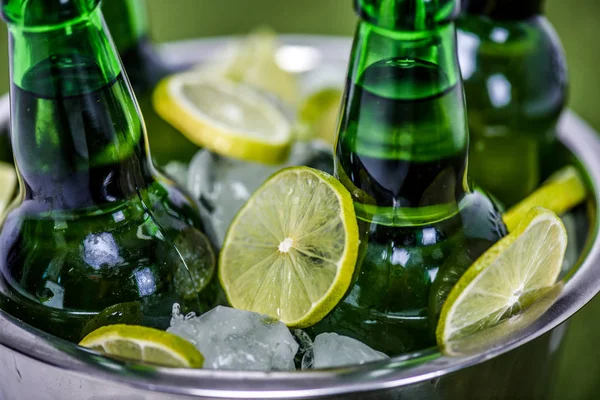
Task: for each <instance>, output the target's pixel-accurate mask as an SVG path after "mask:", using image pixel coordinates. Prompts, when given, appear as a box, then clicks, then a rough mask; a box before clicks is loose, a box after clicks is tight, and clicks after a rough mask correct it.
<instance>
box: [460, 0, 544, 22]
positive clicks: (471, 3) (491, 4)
mask: <svg viewBox="0 0 600 400" xmlns="http://www.w3.org/2000/svg"><path fill="white" fill-rule="evenodd" d="M465 1H466V4H467V5H466V8H465V11H466V14H467V15H477V16H485V17H489V18H492V19H496V20H500V21H520V20H525V19H529V18H531V17H534V16H536V15H539V14H542V13H543V7H544V0H465Z"/></svg>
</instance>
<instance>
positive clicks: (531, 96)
mask: <svg viewBox="0 0 600 400" xmlns="http://www.w3.org/2000/svg"><path fill="white" fill-rule="evenodd" d="M541 10H542V1H541V0H527V1H525V2H519V1H508V2H495V1H490V0H473V1H471V2H470V5H469V8H468V9H467V10H466V12H465V13H464V14H463V16H462V17H461V18H460V19H459V21H458V43H459V60H460V65H461V70H462V74H463V79H464V85H465V93H466V98H467V109H468V115H469V127H470V131H471V144H472V145H471V155H470V156H471V158H470V159H471V167H472V168H471V171H472V178H473V179H474V180H475V182H477V183H478V184H480V185H481V186H482V187H484V188H485V189H486V190H488V191H490V192H491V193H492V194H493V195H495V196H496V197H497V198H498V199H499V200H500V201H501V202H502V203H504V204H505V205H506V206H511V205H513V204H515V203H516V202H518V201H519V200H521V199H523V198H524V197H526V196H527V195H529V194H530V193H531V192H532V191H533V190H534V189H535V188H536V187H537V186H538V185H539V183H540V182H541V181H542V180H543V179H545V178H547V177H548V175H550V174H551V173H552V172H554V170H556V169H557V168H559V167H560V166H561V163H562V162H564V159H565V156H566V151H565V150H564V149H562V147H561V146H560V144H559V143H558V141H557V139H556V125H557V122H558V119H559V117H560V115H561V113H562V111H563V109H564V107H565V104H566V100H567V72H566V62H565V57H564V53H563V50H562V47H561V44H560V41H559V39H558V37H557V35H556V33H555V32H554V30H553V28H552V26H551V25H550V23H549V22H548V20H547V19H546V18H545V17H544V16H543V15H541Z"/></svg>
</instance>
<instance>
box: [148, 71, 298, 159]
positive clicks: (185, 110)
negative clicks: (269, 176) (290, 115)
mask: <svg viewBox="0 0 600 400" xmlns="http://www.w3.org/2000/svg"><path fill="white" fill-rule="evenodd" d="M153 102H154V108H155V109H156V111H157V113H158V114H159V115H160V116H161V117H162V118H164V119H165V120H166V121H167V122H169V123H170V124H172V125H173V126H174V127H175V128H177V129H178V130H179V131H180V132H181V133H183V134H184V135H185V136H186V137H187V138H188V139H189V140H190V141H191V142H193V143H195V144H197V145H198V146H201V147H206V148H208V149H209V150H212V151H214V152H215V153H219V154H221V155H224V156H227V157H232V158H238V159H241V160H245V161H255V162H260V163H265V164H279V163H282V162H283V161H285V160H286V159H287V156H288V154H289V151H290V145H291V139H292V135H291V124H290V122H289V120H288V119H287V118H286V117H285V115H284V114H283V113H282V112H281V111H280V110H279V109H278V108H277V107H276V106H275V105H273V103H271V102H270V100H269V99H267V98H266V97H265V96H264V95H262V94H260V93H259V92H257V91H255V90H253V89H251V88H249V87H247V86H244V85H241V84H237V83H234V82H232V81H230V80H227V79H226V78H222V77H218V76H215V75H213V74H209V73H203V72H202V71H200V72H186V73H182V74H177V75H172V76H170V77H168V78H165V79H164V80H163V81H162V82H160V83H159V84H158V86H157V87H156V89H155V91H154V95H153Z"/></svg>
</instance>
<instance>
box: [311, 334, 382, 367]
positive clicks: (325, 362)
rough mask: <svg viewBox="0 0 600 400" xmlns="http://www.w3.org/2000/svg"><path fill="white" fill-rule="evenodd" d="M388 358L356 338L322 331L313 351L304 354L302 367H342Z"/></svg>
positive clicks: (316, 339)
mask: <svg viewBox="0 0 600 400" xmlns="http://www.w3.org/2000/svg"><path fill="white" fill-rule="evenodd" d="M387 358H389V357H388V356H387V355H385V354H384V353H381V352H379V351H376V350H373V349H372V348H370V347H369V346H367V345H366V344H364V343H362V342H360V341H358V340H356V339H352V338H350V337H347V336H341V335H338V334H337V333H322V334H320V335H318V336H317V337H316V338H315V341H314V343H313V345H312V349H311V351H308V352H306V353H305V354H304V358H303V359H302V369H311V368H314V369H318V368H333V367H342V366H347V365H357V364H365V363H368V362H373V361H378V360H385V359H387Z"/></svg>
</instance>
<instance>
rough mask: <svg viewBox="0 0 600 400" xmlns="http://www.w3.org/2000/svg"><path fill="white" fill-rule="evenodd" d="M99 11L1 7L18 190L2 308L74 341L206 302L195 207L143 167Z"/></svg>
mask: <svg viewBox="0 0 600 400" xmlns="http://www.w3.org/2000/svg"><path fill="white" fill-rule="evenodd" d="M97 3H98V1H97V0H66V1H65V0H60V1H59V0H56V1H55V0H43V1H41V0H40V1H27V2H26V1H24V0H4V1H3V3H2V7H3V10H2V11H3V15H4V18H5V19H6V20H7V21H8V24H9V34H10V43H11V48H10V59H11V79H12V85H11V116H12V118H11V119H12V126H11V135H12V140H11V141H12V148H13V154H14V160H15V164H16V166H17V170H18V174H19V181H20V188H21V190H20V193H19V196H18V199H17V200H16V201H15V202H14V204H13V205H12V206H11V207H10V208H9V210H8V212H7V213H5V215H4V218H3V223H2V226H1V231H0V296H2V297H3V301H2V306H3V307H4V308H6V310H7V311H8V312H10V313H11V314H13V315H14V316H16V317H18V318H20V319H22V320H23V321H25V322H27V323H30V324H32V325H34V326H36V327H38V328H40V329H43V330H45V331H48V332H50V333H52V334H54V335H57V336H60V337H63V338H65V339H68V340H73V341H77V340H80V339H81V336H82V334H83V332H89V330H90V324H92V326H100V325H102V323H103V321H108V320H111V318H113V322H125V323H139V324H144V325H148V326H153V327H158V328H166V327H167V326H168V323H169V318H170V313H171V308H172V306H173V303H175V302H180V303H181V304H183V307H184V308H186V309H188V310H196V311H203V310H204V309H205V308H207V307H209V306H210V305H211V304H210V303H211V302H212V300H213V299H212V295H211V294H209V293H207V290H204V289H205V288H207V287H209V286H210V282H211V280H212V278H213V275H214V270H215V257H214V253H213V249H212V246H211V245H210V243H209V242H208V241H207V239H206V236H205V235H204V233H203V229H204V228H203V226H202V222H201V219H200V215H199V208H198V206H197V204H196V203H195V201H194V200H193V199H192V198H191V197H190V196H189V195H188V194H187V193H186V192H185V191H184V190H182V189H181V188H179V187H178V186H177V185H176V184H174V183H173V182H172V181H170V180H169V179H167V178H165V177H164V176H162V175H160V174H159V173H158V172H157V171H156V170H155V169H154V166H153V164H152V163H151V161H150V159H149V153H148V142H147V138H146V133H145V127H144V121H143V119H142V117H141V115H140V113H139V108H138V105H137V102H136V99H135V96H134V94H133V91H132V89H131V86H130V84H129V82H128V78H127V76H126V75H125V73H124V72H123V70H122V66H121V64H120V61H119V58H118V55H117V52H116V50H115V49H114V47H113V45H112V41H111V40H110V37H109V34H108V31H107V29H106V27H105V25H104V20H103V17H102V13H101V11H100V8H99V7H98V4H97ZM107 309H109V311H108V314H109V315H106V312H104V313H103V311H104V310H107Z"/></svg>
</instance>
